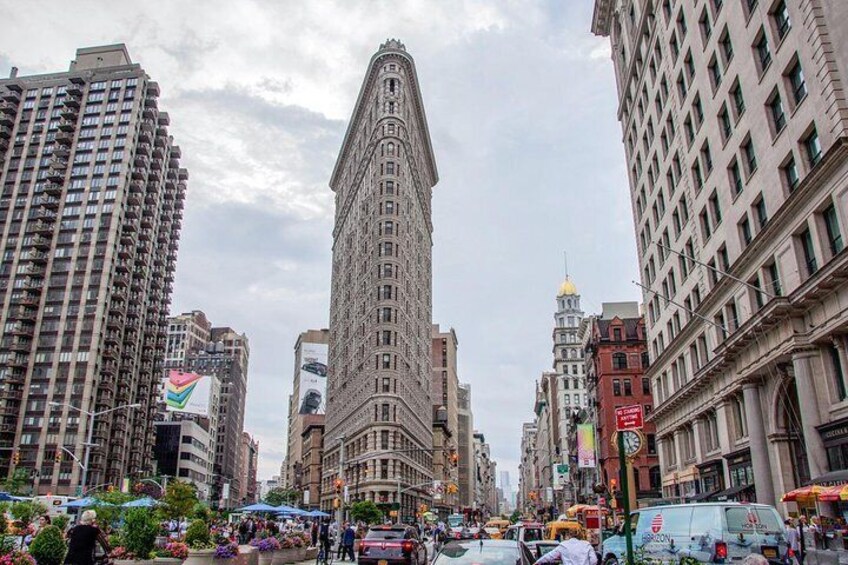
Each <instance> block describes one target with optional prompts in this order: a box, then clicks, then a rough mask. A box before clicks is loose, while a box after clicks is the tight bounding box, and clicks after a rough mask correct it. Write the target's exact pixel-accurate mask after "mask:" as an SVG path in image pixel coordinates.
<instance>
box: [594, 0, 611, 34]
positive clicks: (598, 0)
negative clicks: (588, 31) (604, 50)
mask: <svg viewBox="0 0 848 565" xmlns="http://www.w3.org/2000/svg"><path fill="white" fill-rule="evenodd" d="M612 4H613V0H595V11H594V13H593V14H592V33H594V34H595V35H602V36H604V37H606V36H608V35H609V33H610V23H611V21H612Z"/></svg>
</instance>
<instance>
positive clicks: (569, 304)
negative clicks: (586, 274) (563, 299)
mask: <svg viewBox="0 0 848 565" xmlns="http://www.w3.org/2000/svg"><path fill="white" fill-rule="evenodd" d="M568 307H569V308H571V299H570V298H569V299H568Z"/></svg>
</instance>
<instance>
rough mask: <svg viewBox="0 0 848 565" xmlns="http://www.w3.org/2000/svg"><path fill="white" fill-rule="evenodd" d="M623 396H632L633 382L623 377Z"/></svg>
mask: <svg viewBox="0 0 848 565" xmlns="http://www.w3.org/2000/svg"><path fill="white" fill-rule="evenodd" d="M624 396H633V384H632V383H631V382H630V379H624Z"/></svg>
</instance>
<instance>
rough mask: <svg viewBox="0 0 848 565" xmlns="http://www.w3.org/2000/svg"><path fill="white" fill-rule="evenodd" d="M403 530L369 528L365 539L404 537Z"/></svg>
mask: <svg viewBox="0 0 848 565" xmlns="http://www.w3.org/2000/svg"><path fill="white" fill-rule="evenodd" d="M403 534H404V531H403V530H369V531H368V533H367V534H366V535H365V539H403Z"/></svg>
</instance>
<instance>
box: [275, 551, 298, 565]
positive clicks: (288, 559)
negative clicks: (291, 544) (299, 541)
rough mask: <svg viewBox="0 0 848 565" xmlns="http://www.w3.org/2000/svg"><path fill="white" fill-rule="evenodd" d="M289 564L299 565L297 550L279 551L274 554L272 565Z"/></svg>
mask: <svg viewBox="0 0 848 565" xmlns="http://www.w3.org/2000/svg"><path fill="white" fill-rule="evenodd" d="M289 563H297V549H295V548H289V549H279V550H277V551H275V552H274V557H273V559H272V560H271V565H287V564H289Z"/></svg>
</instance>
